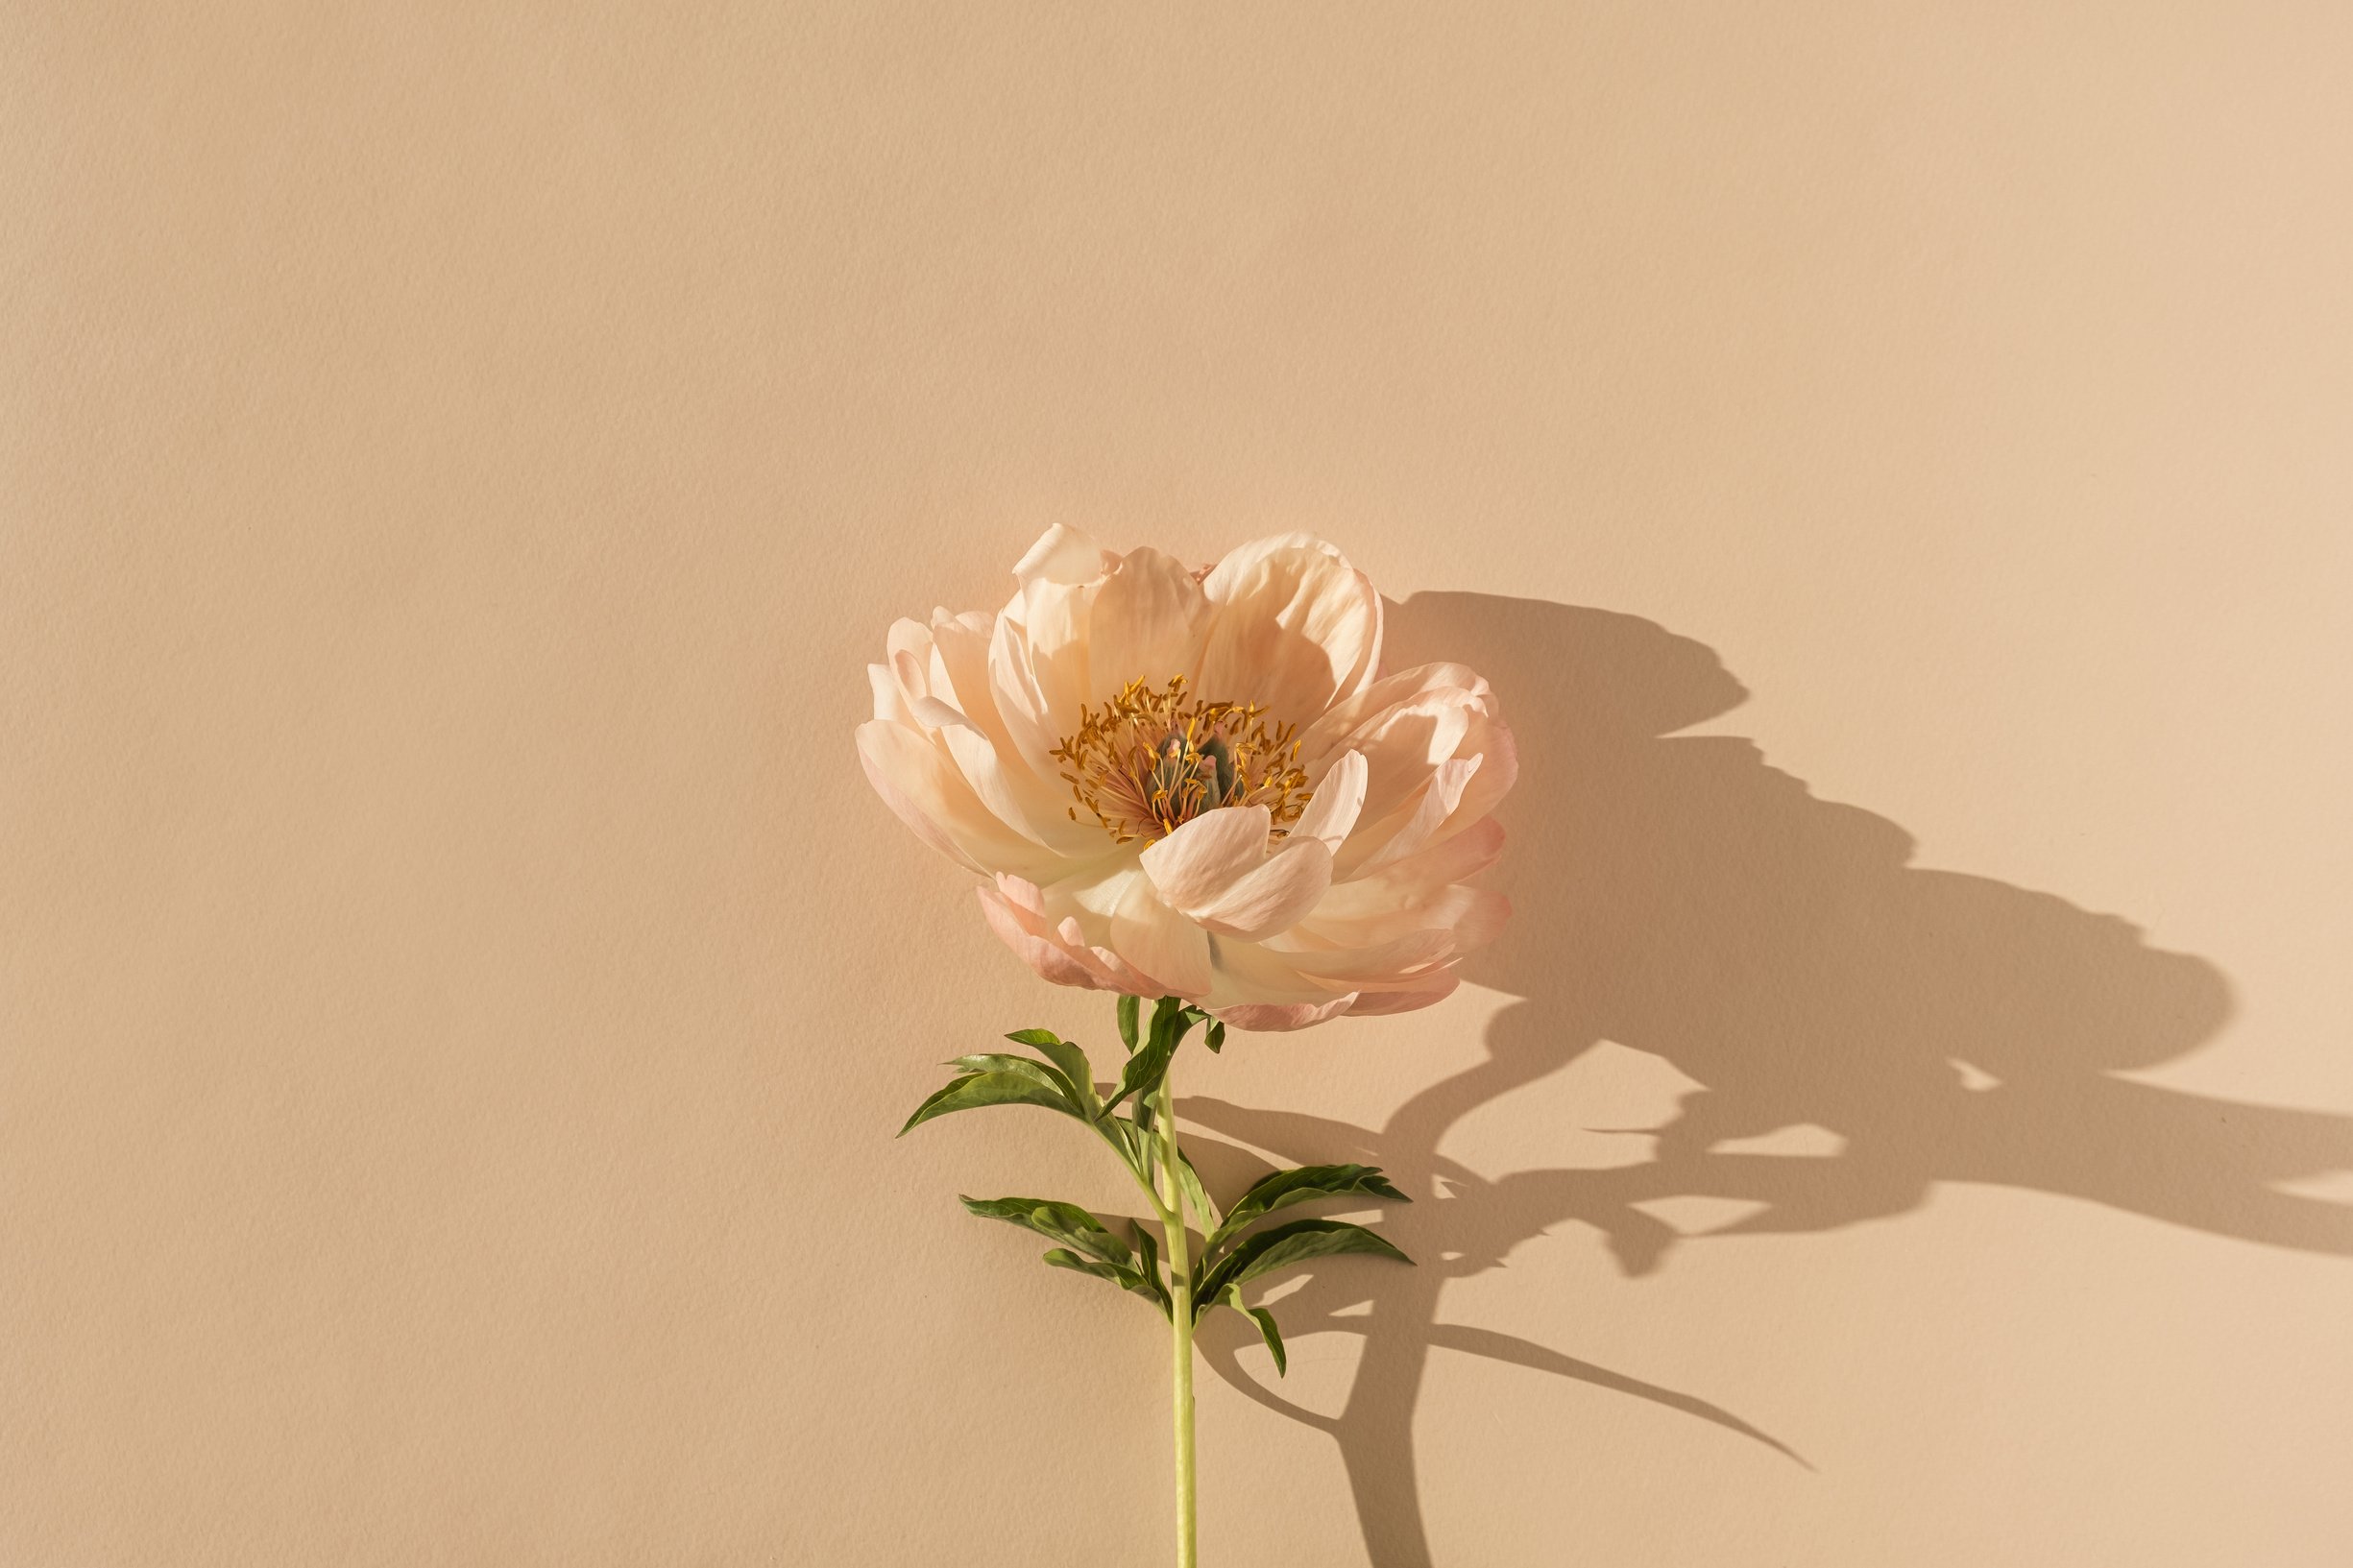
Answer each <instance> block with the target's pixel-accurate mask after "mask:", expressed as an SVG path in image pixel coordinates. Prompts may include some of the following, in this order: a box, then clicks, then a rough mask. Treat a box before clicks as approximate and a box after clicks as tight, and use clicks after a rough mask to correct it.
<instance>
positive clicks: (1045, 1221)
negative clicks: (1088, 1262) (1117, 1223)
mask: <svg viewBox="0 0 2353 1568" xmlns="http://www.w3.org/2000/svg"><path fill="white" fill-rule="evenodd" d="M958 1202H960V1203H962V1204H963V1205H964V1207H965V1208H966V1209H968V1210H970V1211H971V1212H972V1213H974V1214H977V1215H979V1216H980V1217H981V1218H983V1219H1002V1220H1004V1221H1005V1222H1006V1223H1007V1224H1008V1225H1019V1226H1021V1227H1022V1228H1023V1229H1024V1230H1033V1231H1035V1232H1037V1233H1038V1234H1039V1235H1040V1236H1043V1237H1045V1238H1046V1239H1047V1240H1048V1241H1050V1242H1064V1243H1066V1244H1067V1245H1070V1246H1075V1247H1077V1248H1078V1249H1079V1251H1081V1252H1085V1253H1089V1254H1091V1255H1093V1256H1095V1257H1097V1258H1100V1259H1102V1260H1103V1261H1104V1262H1105V1263H1110V1264H1117V1265H1119V1266H1122V1267H1127V1266H1129V1265H1131V1264H1132V1263H1134V1261H1135V1253H1134V1251H1133V1249H1131V1248H1130V1247H1129V1246H1128V1243H1127V1242H1123V1241H1121V1240H1120V1239H1119V1238H1118V1237H1116V1236H1114V1235H1112V1234H1111V1232H1110V1230H1109V1229H1108V1228H1107V1227H1105V1226H1104V1222H1103V1221H1102V1220H1100V1219H1098V1218H1095V1217H1094V1216H1093V1215H1091V1214H1089V1213H1088V1212H1087V1211H1086V1210H1084V1209H1081V1208H1080V1207H1079V1205H1077V1204H1076V1203H1063V1202H1059V1201H1057V1200H1055V1199H1054V1198H1050V1197H961V1196H959V1197H958Z"/></svg>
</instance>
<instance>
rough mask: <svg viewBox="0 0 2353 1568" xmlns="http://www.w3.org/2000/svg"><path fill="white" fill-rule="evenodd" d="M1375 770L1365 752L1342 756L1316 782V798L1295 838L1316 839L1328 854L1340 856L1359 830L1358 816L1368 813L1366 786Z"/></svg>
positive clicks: (1299, 823) (1301, 817) (1297, 825)
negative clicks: (1363, 811)
mask: <svg viewBox="0 0 2353 1568" xmlns="http://www.w3.org/2000/svg"><path fill="white" fill-rule="evenodd" d="M1370 775H1371V767H1370V765H1369V764H1368V763H1367V762H1366V761H1365V756H1364V753H1362V752H1356V751H1350V752H1344V753H1342V754H1341V756H1340V759H1339V760H1337V761H1335V762H1334V763H1333V764H1332V765H1331V766H1330V767H1328V768H1326V769H1325V770H1324V772H1323V775H1322V777H1321V778H1319V779H1318V780H1317V781H1316V787H1315V795H1314V797H1313V798H1312V799H1310V800H1309V801H1308V803H1307V809H1306V810H1304V811H1302V812H1300V813H1299V820H1298V821H1297V822H1295V823H1293V824H1292V825H1291V836H1292V837H1294V838H1313V839H1316V840H1318V841H1320V842H1321V843H1322V845H1323V847H1324V848H1325V849H1327V850H1330V851H1332V852H1334V853H1335V854H1336V853H1338V851H1339V849H1340V846H1341V844H1342V843H1343V842H1345V841H1346V838H1347V836H1348V832H1349V831H1350V830H1351V829H1353V828H1354V827H1355V826H1356V815H1357V813H1358V812H1359V811H1361V810H1363V809H1364V805H1365V784H1366V781H1367V779H1368V778H1369V777H1370Z"/></svg>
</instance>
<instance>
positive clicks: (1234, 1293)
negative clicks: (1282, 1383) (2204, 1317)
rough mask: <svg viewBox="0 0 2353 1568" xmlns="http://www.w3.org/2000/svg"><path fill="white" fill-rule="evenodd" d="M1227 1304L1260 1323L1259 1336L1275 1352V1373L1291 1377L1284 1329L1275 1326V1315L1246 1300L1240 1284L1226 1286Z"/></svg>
mask: <svg viewBox="0 0 2353 1568" xmlns="http://www.w3.org/2000/svg"><path fill="white" fill-rule="evenodd" d="M1225 1304H1226V1305H1227V1306H1229V1307H1231V1308H1232V1309H1233V1310H1234V1311H1236V1312H1238V1313H1240V1314H1241V1315H1243V1316H1245V1317H1247V1318H1249V1320H1250V1321H1251V1322H1253V1323H1255V1324H1257V1325H1258V1337H1259V1338H1260V1339H1264V1340H1265V1341H1266V1342H1267V1349H1269V1350H1271V1351H1273V1352H1274V1375H1275V1376H1276V1377H1278V1378H1280V1377H1289V1376H1290V1375H1291V1363H1290V1362H1289V1361H1288V1360H1287V1359H1286V1358H1285V1357H1284V1355H1283V1331H1282V1330H1280V1329H1278V1328H1276V1327H1275V1326H1274V1314H1273V1313H1271V1312H1269V1311H1267V1310H1266V1309H1265V1308H1264V1307H1253V1306H1251V1305H1249V1303H1248V1302H1246V1301H1244V1300H1243V1299H1242V1287H1240V1286H1239V1285H1228V1286H1227V1287H1225Z"/></svg>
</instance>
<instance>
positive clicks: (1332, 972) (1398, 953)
mask: <svg viewBox="0 0 2353 1568" xmlns="http://www.w3.org/2000/svg"><path fill="white" fill-rule="evenodd" d="M1281 951H1282V954H1283V956H1284V957H1285V958H1287V959H1289V960H1290V963H1291V967H1292V968H1294V969H1296V970H1298V972H1299V973H1300V974H1302V975H1306V976H1310V977H1314V978H1316V979H1319V980H1338V981H1341V982H1342V983H1344V984H1349V985H1369V984H1375V983H1378V982H1382V981H1390V982H1399V981H1401V978H1402V977H1406V976H1412V975H1419V974H1420V973H1422V972H1424V971H1426V970H1428V969H1429V968H1430V967H1431V966H1432V965H1434V964H1441V963H1444V962H1445V961H1447V960H1448V959H1450V958H1452V957H1453V956H1454V955H1455V953H1456V947H1455V941H1454V933H1453V932H1452V931H1451V930H1445V929H1428V930H1414V931H1407V932H1406V933H1405V934H1404V935H1402V936H1397V937H1393V938H1391V939H1390V940H1388V941H1386V942H1382V943H1380V944H1378V945H1377V946H1374V947H1369V948H1328V949H1319V948H1293V947H1286V948H1284V949H1282V950H1281Z"/></svg>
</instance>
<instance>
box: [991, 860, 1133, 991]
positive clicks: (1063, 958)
mask: <svg viewBox="0 0 2353 1568" xmlns="http://www.w3.org/2000/svg"><path fill="white" fill-rule="evenodd" d="M976 891H978V892H979V894H980V895H981V912H982V915H984V916H986V917H987V920H988V929H990V930H993V931H995V932H996V933H997V935H998V937H999V938H1000V939H1001V940H1002V941H1003V942H1004V943H1005V945H1006V946H1007V947H1008V948H1011V949H1012V950H1013V952H1014V953H1015V954H1016V955H1018V956H1019V957H1020V959H1021V961H1022V962H1023V963H1026V964H1028V965H1029V966H1030V967H1031V969H1033V970H1035V971H1037V973H1038V975H1039V976H1040V977H1043V978H1045V979H1049V980H1052V981H1053V982H1054V983H1055V984H1056V985H1076V986H1081V987H1084V988H1086V989H1088V990H1100V989H1104V987H1103V986H1102V984H1101V982H1100V981H1099V980H1098V979H1097V978H1096V977H1095V976H1094V975H1093V974H1092V973H1090V972H1089V971H1088V969H1087V967H1086V966H1085V965H1084V964H1082V963H1080V962H1079V960H1078V959H1077V958H1076V957H1074V956H1073V955H1072V954H1071V953H1069V952H1068V951H1067V950H1066V949H1065V948H1063V947H1062V946H1061V945H1060V944H1058V943H1055V942H1052V941H1049V940H1047V939H1046V938H1045V937H1042V936H1040V935H1038V934H1037V932H1036V931H1035V930H1034V929H1031V925H1030V923H1029V922H1028V921H1025V920H1024V919H1023V918H1022V915H1023V911H1022V910H1020V909H1018V908H1017V907H1016V906H1015V905H1013V904H1012V903H1011V901H1009V900H1008V899H1007V898H1006V896H1005V895H1004V894H1003V893H1002V892H1000V891H999V890H998V889H996V888H994V887H987V886H982V887H981V888H978V889H976Z"/></svg>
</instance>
